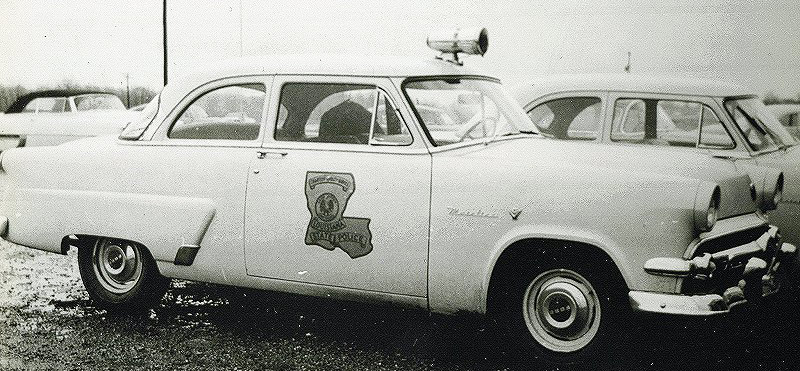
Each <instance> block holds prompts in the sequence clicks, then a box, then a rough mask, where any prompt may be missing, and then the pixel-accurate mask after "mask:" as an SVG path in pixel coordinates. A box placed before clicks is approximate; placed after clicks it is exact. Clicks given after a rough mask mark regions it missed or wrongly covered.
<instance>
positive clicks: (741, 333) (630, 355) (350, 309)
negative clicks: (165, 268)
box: [74, 282, 798, 370]
mask: <svg viewBox="0 0 800 371" xmlns="http://www.w3.org/2000/svg"><path fill="white" fill-rule="evenodd" d="M74 305H78V306H83V305H86V306H91V303H89V302H86V301H82V302H81V301H79V302H76V303H74ZM790 318H791V319H792V320H791V321H789V319H790ZM796 319H797V316H781V315H779V314H776V313H775V311H773V312H770V314H765V311H746V312H742V313H738V314H736V315H734V316H732V318H728V319H714V320H685V319H680V318H670V319H669V320H668V321H665V320H664V318H663V317H653V318H648V317H642V316H637V317H636V318H632V321H633V322H634V323H639V325H638V327H636V328H635V330H634V332H635V333H636V334H637V336H636V340H635V341H630V342H629V343H627V344H621V346H622V348H623V349H624V350H625V351H624V352H623V353H622V355H621V357H619V358H616V359H614V358H610V357H609V358H607V359H604V360H601V361H600V363H597V364H592V365H591V367H588V368H587V369H592V370H597V369H640V370H676V369H682V370H707V369H709V368H722V369H728V370H750V369H753V368H756V367H758V368H766V369H773V370H775V369H786V370H789V369H795V366H796V363H795V361H794V359H793V358H795V355H797V354H798V344H797V335H796V334H797V328H798V326H797V321H796ZM110 320H111V321H115V322H117V324H118V325H121V326H123V327H128V326H129V329H133V330H134V332H139V333H142V334H145V335H146V334H148V333H150V332H152V331H153V329H154V328H156V329H160V328H165V329H168V330H170V331H174V332H176V333H184V334H185V335H186V337H190V338H191V339H189V340H187V341H189V343H188V345H184V346H185V347H186V349H184V353H185V357H181V359H183V361H185V362H187V363H191V362H193V361H194V360H193V359H192V358H193V357H201V356H203V355H204V353H205V352H207V350H208V347H214V346H220V341H219V340H220V338H221V339H228V340H230V341H232V342H234V343H236V344H238V345H239V346H234V347H233V349H240V350H239V351H244V352H246V353H249V354H248V356H247V357H246V358H248V359H252V360H258V361H260V362H264V363H263V365H265V366H270V367H271V368H274V367H273V366H274V364H271V363H270V362H272V361H274V360H275V359H284V360H286V359H291V361H290V362H289V363H288V364H287V365H286V367H288V368H289V369H292V368H296V367H297V366H299V365H300V364H303V362H305V361H307V362H311V364H312V365H313V364H315V363H314V362H330V363H329V364H328V366H330V368H337V369H339V368H341V369H364V368H368V369H373V368H375V369H379V368H383V367H380V366H383V365H390V364H392V363H394V365H395V366H396V367H395V368H397V367H399V368H402V369H474V370H498V369H501V370H526V369H531V368H532V367H533V368H535V369H558V368H555V367H550V366H547V365H546V364H534V365H530V364H520V363H519V362H518V360H519V357H517V356H516V355H515V354H513V352H509V351H507V349H509V348H508V347H507V340H506V339H505V338H504V337H503V335H502V334H501V333H500V332H498V331H495V330H494V327H493V324H492V323H489V322H488V321H487V320H486V319H484V318H483V317H480V316H458V317H453V316H441V315H431V314H428V313H427V312H425V311H422V310H416V309H398V308H395V307H387V306H379V305H371V304H361V303H352V302H342V301H331V300H327V299H318V298H308V297H301V296H296V295H289V294H282V293H271V292H263V291H254V290H244V289H238V288H232V287H226V286H216V285H208V284H201V283H192V282H177V283H174V284H173V288H172V289H171V290H170V293H169V294H168V296H167V298H166V299H165V300H164V302H163V304H162V306H161V307H159V308H158V309H156V310H154V311H151V312H150V313H148V314H145V315H144V316H131V315H124V316H112V317H110ZM787 321H788V322H787ZM156 332H159V331H156ZM225 343H226V342H225V341H223V342H222V344H225ZM191 348H196V349H191ZM242 349H244V350H242ZM258 349H262V350H267V352H268V353H269V352H276V353H275V354H271V355H270V354H264V353H260V352H259V351H258ZM178 353H180V351H179V352H178ZM320 353H325V355H324V356H322V355H320ZM316 357H319V358H321V359H322V360H315V358H316ZM304 359H305V361H304ZM298 362H300V364H298ZM354 365H356V366H354ZM304 367H305V366H304ZM278 368H281V367H278ZM301 368H302V367H301ZM312 368H314V367H313V366H312ZM323 368H325V367H323ZM561 369H563V368H561Z"/></svg>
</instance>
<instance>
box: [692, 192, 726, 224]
mask: <svg viewBox="0 0 800 371" xmlns="http://www.w3.org/2000/svg"><path fill="white" fill-rule="evenodd" d="M719 207H720V190H719V186H718V185H716V184H714V183H711V182H703V183H701V184H700V187H698V188H697V195H696V196H695V203H694V227H695V230H697V231H698V232H706V231H710V230H711V229H712V228H714V224H717V218H718V217H719Z"/></svg>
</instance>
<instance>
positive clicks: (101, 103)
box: [75, 94, 125, 111]
mask: <svg viewBox="0 0 800 371" xmlns="http://www.w3.org/2000/svg"><path fill="white" fill-rule="evenodd" d="M75 108H77V110H78V111H92V110H124V109H125V105H124V104H122V101H121V100H120V99H119V97H117V96H116V95H113V94H85V95H79V96H77V97H75Z"/></svg>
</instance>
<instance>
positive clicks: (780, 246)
mask: <svg viewBox="0 0 800 371" xmlns="http://www.w3.org/2000/svg"><path fill="white" fill-rule="evenodd" d="M796 261H797V248H796V247H795V246H794V245H792V244H789V243H784V242H782V241H781V237H780V233H778V229H777V228H776V227H771V228H770V229H769V230H768V231H767V232H765V233H764V234H763V235H761V236H760V237H759V238H758V239H757V240H755V241H752V242H749V243H746V244H744V245H740V246H736V247H733V248H730V249H727V250H723V251H719V252H715V253H706V254H703V255H702V256H698V257H694V258H693V259H690V260H685V259H680V258H653V259H650V260H648V261H647V262H645V265H644V270H645V271H646V272H647V273H649V274H652V275H657V276H671V277H680V278H682V279H684V280H687V279H688V280H692V279H694V280H713V279H714V274H715V273H717V274H722V273H723V272H725V273H727V274H730V273H729V272H728V270H732V271H733V272H737V273H736V275H735V276H733V277H735V280H738V283H737V284H735V285H733V286H730V287H727V288H724V289H723V288H721V289H719V290H716V291H717V292H709V293H702V294H694V295H686V294H670V293H659V292H644V291H631V292H630V293H629V294H628V298H629V299H630V304H631V307H632V308H633V309H634V310H636V311H640V312H650V313H661V314H676V315H686V316H712V315H718V314H725V313H728V312H729V311H730V310H731V309H732V308H734V307H737V306H739V305H742V304H745V303H747V302H748V301H756V300H758V299H760V298H761V297H765V296H769V295H772V294H774V293H776V292H778V290H779V289H780V286H781V285H782V284H795V282H796V280H794V279H790V280H789V279H786V278H787V276H788V274H790V273H791V271H792V270H791V269H789V268H790V267H791V266H792V265H794V264H796ZM734 269H738V270H734ZM738 272H741V275H739V273H738Z"/></svg>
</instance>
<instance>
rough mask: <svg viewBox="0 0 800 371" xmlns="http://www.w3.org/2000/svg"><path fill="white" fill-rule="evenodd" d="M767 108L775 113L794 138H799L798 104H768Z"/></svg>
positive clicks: (799, 117)
mask: <svg viewBox="0 0 800 371" xmlns="http://www.w3.org/2000/svg"><path fill="white" fill-rule="evenodd" d="M767 108H769V109H770V111H772V113H774V114H775V117H777V118H778V122H780V123H781V125H783V126H784V127H786V130H788V131H789V133H791V134H792V136H794V139H795V140H800V104H770V105H768V106H767Z"/></svg>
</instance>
